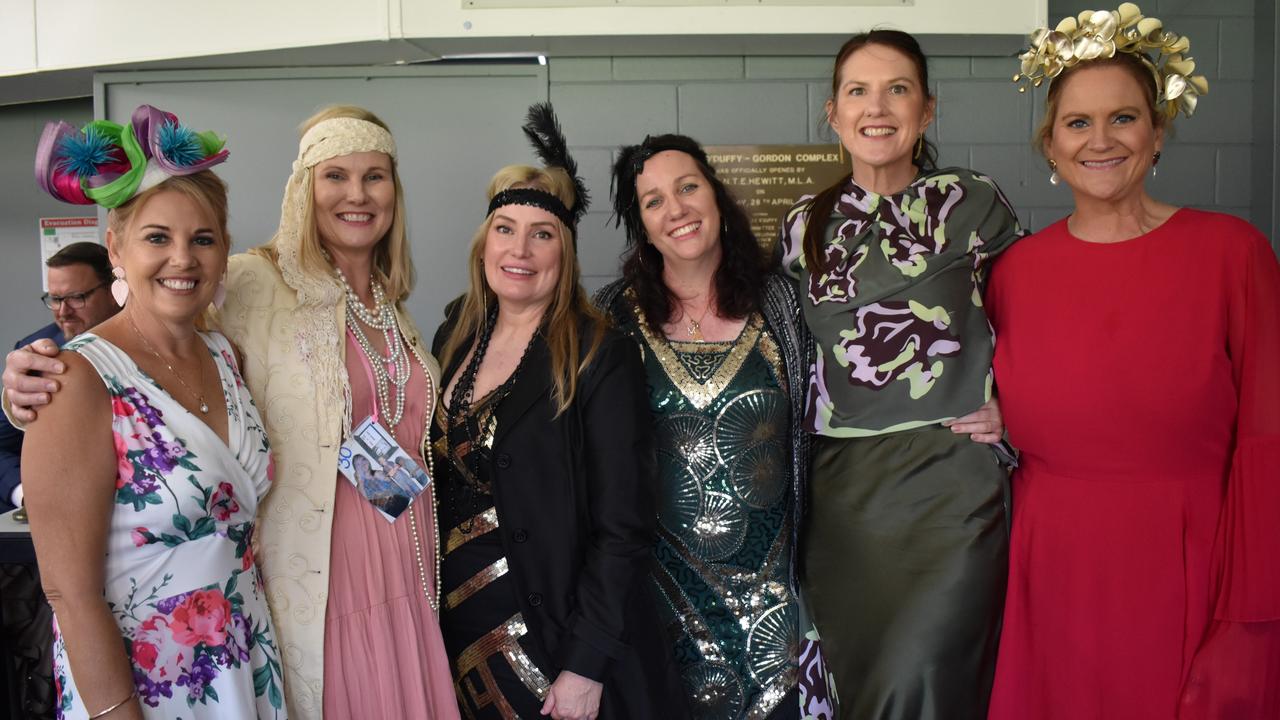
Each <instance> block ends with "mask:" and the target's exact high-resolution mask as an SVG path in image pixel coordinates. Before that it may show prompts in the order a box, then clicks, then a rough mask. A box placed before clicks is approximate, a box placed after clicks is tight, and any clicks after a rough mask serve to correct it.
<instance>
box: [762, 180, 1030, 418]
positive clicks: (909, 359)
mask: <svg viewBox="0 0 1280 720" xmlns="http://www.w3.org/2000/svg"><path fill="white" fill-rule="evenodd" d="M810 197H812V196H808V197H805V198H802V199H801V200H800V201H799V202H798V203H797V204H796V205H795V206H794V207H792V208H791V210H790V211H789V212H788V213H787V216H786V220H785V223H784V225H783V229H782V251H783V260H782V267H783V271H784V272H786V273H787V274H789V275H790V276H791V277H793V278H795V279H796V280H797V281H798V282H799V290H800V295H801V306H802V309H803V312H804V317H805V321H806V322H807V323H808V325H809V329H810V331H811V332H812V333H813V336H814V339H815V340H816V342H817V356H816V361H815V366H814V368H813V371H812V372H811V373H810V383H809V389H808V397H807V403H806V407H807V412H806V417H805V426H806V428H807V429H808V430H809V431H810V432H813V433H816V434H819V435H826V436H831V437H863V436H869V435H878V434H881V433H887V432H894V431H898V430H907V429H910V428H916V427H923V426H925V425H931V424H934V423H937V422H939V421H942V420H946V419H949V418H954V417H958V416H960V415H963V414H965V413H968V412H971V411H973V410H975V409H977V408H978V406H980V405H982V403H984V402H986V401H987V400H988V399H990V397H991V356H992V353H993V349H994V336H993V334H992V332H991V326H990V324H989V323H988V321H987V316H986V312H985V311H984V310H983V307H982V286H983V283H984V280H985V277H986V271H987V264H988V261H989V260H990V259H991V257H993V256H994V255H996V254H997V253H999V252H1001V251H1002V250H1004V249H1005V248H1006V247H1008V246H1009V244H1010V243H1012V242H1013V241H1014V240H1016V239H1017V238H1018V237H1020V236H1021V234H1022V231H1021V228H1020V227H1019V225H1018V220H1017V217H1016V216H1015V215H1014V213H1013V209H1012V208H1011V207H1010V206H1009V203H1008V201H1007V200H1006V199H1005V197H1004V194H1003V193H1001V192H1000V189H999V188H998V187H996V184H995V182H993V181H992V180H991V179H990V178H988V177H986V176H985V175H980V174H978V173H975V172H973V171H972V170H966V169H963V168H946V169H942V170H934V171H930V172H926V173H924V174H922V175H920V176H919V177H917V178H916V180H915V181H914V182H912V183H911V184H910V185H909V186H907V188H906V189H904V190H903V191H902V192H900V193H897V194H895V195H878V194H876V193H873V192H871V191H869V190H866V189H865V188H862V187H860V186H859V185H857V184H856V183H854V182H853V181H852V180H849V181H848V182H847V183H846V185H845V187H844V190H843V192H842V193H841V195H840V198H839V200H838V201H837V202H836V205H835V208H834V210H833V212H832V214H831V217H829V218H826V219H825V222H826V224H827V228H826V231H825V233H824V237H825V238H826V241H825V245H824V247H823V255H824V257H825V267H823V268H821V269H819V270H818V271H817V272H815V271H814V269H812V268H809V267H807V264H806V262H805V258H804V249H803V242H804V232H805V227H806V225H807V223H808V222H809V211H808V201H809V199H810Z"/></svg>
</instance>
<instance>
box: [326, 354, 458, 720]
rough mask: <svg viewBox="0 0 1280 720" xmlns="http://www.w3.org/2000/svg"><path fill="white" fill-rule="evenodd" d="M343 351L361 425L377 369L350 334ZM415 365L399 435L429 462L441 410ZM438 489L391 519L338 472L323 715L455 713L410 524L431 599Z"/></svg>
mask: <svg viewBox="0 0 1280 720" xmlns="http://www.w3.org/2000/svg"><path fill="white" fill-rule="evenodd" d="M346 354H347V359H346V364H347V375H348V377H350V378H351V400H352V416H351V425H352V427H355V426H356V425H357V424H359V423H360V422H361V421H363V420H364V419H365V418H366V417H368V416H369V415H370V414H372V413H373V410H374V405H375V400H374V396H375V393H374V389H373V374H372V371H371V369H370V367H369V365H368V362H369V361H368V359H367V358H366V357H365V354H364V351H363V350H361V349H360V347H359V346H358V345H357V344H356V342H355V340H354V339H353V338H352V336H351V334H350V333H349V332H348V334H347V353H346ZM410 365H411V366H412V375H411V376H410V378H409V383H408V385H407V386H406V388H405V392H406V396H405V409H404V417H403V419H402V420H401V421H400V423H399V424H398V425H397V426H396V428H395V431H394V434H395V438H396V441H397V442H399V443H400V446H401V447H402V448H404V450H405V452H407V453H409V455H410V456H411V457H412V458H413V460H414V462H416V463H418V464H419V465H420V466H421V467H424V468H425V467H427V463H426V461H425V460H424V459H423V455H422V446H423V440H424V437H423V433H424V431H425V428H426V418H427V413H428V412H430V411H431V410H433V409H434V407H435V388H434V387H432V386H431V385H430V383H428V381H427V378H426V375H425V373H424V372H423V369H422V366H421V365H419V364H418V363H417V361H416V360H415V361H412V362H411V363H410ZM379 410H381V408H379ZM387 424H388V423H387V422H385V421H384V422H383V425H384V426H386V425H387ZM433 491H434V484H433V485H431V486H428V488H427V490H426V491H424V492H423V494H422V495H420V496H419V497H418V498H417V499H416V500H414V502H413V504H412V505H411V506H410V508H409V510H408V511H406V512H405V513H404V514H402V515H401V516H400V517H399V519H397V520H396V521H395V522H394V523H389V522H387V521H386V519H385V518H384V517H383V516H382V515H381V514H379V512H378V511H377V509H376V508H374V507H373V505H371V504H370V503H369V501H368V500H366V499H365V498H364V497H363V496H362V495H361V494H360V493H359V492H358V491H357V490H356V489H355V488H354V487H353V486H352V485H351V482H350V481H348V480H347V478H346V476H344V475H342V474H339V475H338V490H337V498H336V502H335V508H334V516H333V539H332V551H331V556H330V560H329V599H328V611H327V614H326V617H325V632H324V716H325V717H326V718H360V719H361V720H380V719H382V718H386V719H391V718H395V719H397V720H399V719H400V718H421V719H422V720H454V719H456V718H458V703H457V700H456V699H455V698H454V692H453V680H452V678H451V676H450V672H449V658H448V656H447V655H446V654H445V649H444V640H443V639H442V638H441V635H440V623H439V619H438V618H437V616H436V613H435V612H434V611H432V609H431V605H430V604H429V601H428V598H427V596H426V594H425V593H424V591H423V582H422V579H421V578H420V577H419V572H418V558H417V555H416V553H415V551H414V542H413V535H412V532H411V529H410V522H411V520H416V521H417V527H418V539H419V542H420V543H421V555H422V567H423V569H424V570H425V573H426V576H427V577H426V582H427V586H428V588H429V589H430V592H431V594H432V598H433V599H434V595H435V592H436V580H435V567H436V563H435V536H434V532H433V530H432V528H433V526H434V523H435V517H434V512H433V509H432V508H433V504H432V498H431V494H432V492H433ZM410 513H412V515H413V517H412V518H411V517H410Z"/></svg>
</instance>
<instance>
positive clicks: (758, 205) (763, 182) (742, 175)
mask: <svg viewBox="0 0 1280 720" xmlns="http://www.w3.org/2000/svg"><path fill="white" fill-rule="evenodd" d="M705 149H706V151H707V158H708V159H709V160H710V161H711V165H712V167H714V168H715V169H716V174H717V175H718V176H719V177H720V179H721V180H723V181H724V184H725V185H728V186H729V191H730V192H732V193H733V195H734V197H736V198H737V199H738V202H740V203H742V207H743V208H745V209H746V211H747V215H748V216H749V217H750V218H751V229H752V230H753V231H754V232H755V234H756V239H758V240H759V241H760V243H761V244H762V245H764V246H765V247H773V246H774V244H775V243H777V242H778V230H779V228H781V227H782V220H783V216H785V215H786V213H787V210H788V209H790V208H791V206H792V205H794V204H795V202H796V201H797V200H799V199H800V198H801V197H802V196H804V195H811V194H813V193H816V192H818V191H819V190H821V189H823V188H825V187H827V186H828V185H830V184H832V183H834V182H835V181H837V180H839V179H840V178H841V177H843V176H844V175H846V174H847V173H848V172H849V167H850V166H849V159H848V158H847V157H846V158H845V160H844V162H841V161H840V156H839V154H837V152H836V146H835V144H834V143H827V144H825V145H708V146H706V148H705Z"/></svg>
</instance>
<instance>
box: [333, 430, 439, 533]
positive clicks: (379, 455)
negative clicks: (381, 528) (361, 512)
mask: <svg viewBox="0 0 1280 720" xmlns="http://www.w3.org/2000/svg"><path fill="white" fill-rule="evenodd" d="M338 469H339V470H341V471H342V474H343V475H345V476H346V477H347V479H348V480H350V481H351V484H352V485H354V486H355V488H356V490H357V491H359V492H360V494H361V495H363V496H364V498H365V499H366V500H368V501H369V502H370V503H371V504H372V505H373V506H374V507H375V508H377V510H378V512H379V513H381V514H382V516H383V517H384V518H386V519H387V521H388V522H395V521H396V518H399V517H400V515H401V514H402V513H404V511H405V510H406V509H407V508H408V507H409V505H411V504H412V503H413V501H414V500H415V499H417V497H418V495H420V494H422V491H423V490H425V489H426V487H427V485H430V484H431V478H430V476H428V475H427V473H426V471H425V470H423V469H422V468H421V467H420V466H419V465H418V463H416V462H414V461H413V459H412V458H410V457H409V454H408V453H406V452H405V451H404V449H403V448H401V447H400V445H399V444H398V443H397V442H396V440H395V438H394V437H392V435H391V433H389V432H387V429H386V428H384V427H383V426H382V425H381V424H380V423H379V422H377V421H376V420H375V419H374V418H372V417H368V418H365V420H364V422H362V423H360V424H359V425H357V426H356V429H355V430H354V431H353V432H352V433H351V437H350V438H349V439H348V440H347V441H346V442H345V443H343V444H342V447H341V448H339V450H338Z"/></svg>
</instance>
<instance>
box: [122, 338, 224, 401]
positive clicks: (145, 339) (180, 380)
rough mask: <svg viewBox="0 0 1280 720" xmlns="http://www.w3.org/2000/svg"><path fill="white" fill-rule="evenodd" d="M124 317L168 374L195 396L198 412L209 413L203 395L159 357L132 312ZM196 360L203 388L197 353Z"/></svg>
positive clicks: (202, 367) (202, 370)
mask: <svg viewBox="0 0 1280 720" xmlns="http://www.w3.org/2000/svg"><path fill="white" fill-rule="evenodd" d="M125 319H127V320H128V321H129V325H130V327H132V328H133V332H134V334H135V335H137V336H138V339H139V340H141V341H142V344H143V345H144V346H146V348H147V350H149V351H150V352H151V354H152V355H155V356H156V359H157V360H159V361H160V364H162V365H164V366H165V367H166V368H168V370H169V374H170V375H172V376H174V377H175V378H177V380H178V382H180V383H182V387H184V388H186V389H187V392H189V393H191V395H192V396H194V397H195V399H196V401H197V402H199V403H200V412H201V413H202V414H205V415H207V414H209V403H207V402H205V401H204V395H202V394H200V393H198V392H196V391H195V390H194V389H192V387H191V386H190V385H188V384H187V381H186V380H183V379H182V376H181V375H179V374H178V371H177V370H174V369H173V366H172V365H170V364H169V363H168V362H167V361H166V360H165V359H164V358H162V357H160V352H159V351H157V350H156V348H155V346H154V345H152V344H151V342H150V341H149V340H147V337H146V336H145V335H143V334H142V331H141V330H139V329H138V324H137V323H135V322H134V321H133V315H132V314H129V313H126V314H125ZM201 342H202V343H203V342H204V341H203V340H202V341H201ZM196 361H197V362H198V363H200V387H202V388H203V387H204V359H203V358H201V357H200V356H199V355H198V354H197V355H196Z"/></svg>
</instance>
